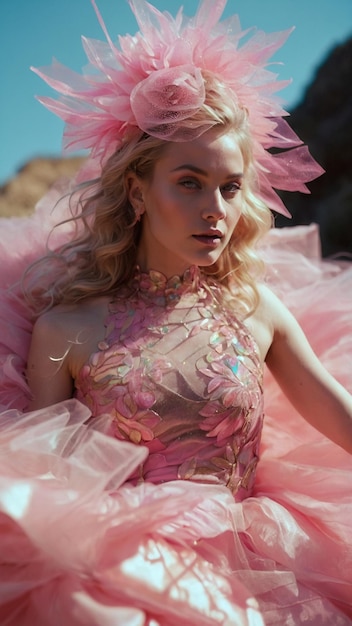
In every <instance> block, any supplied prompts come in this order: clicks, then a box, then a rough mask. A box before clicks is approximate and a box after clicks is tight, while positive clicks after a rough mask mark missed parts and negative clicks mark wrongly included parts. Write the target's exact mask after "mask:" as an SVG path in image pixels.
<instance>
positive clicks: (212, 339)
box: [75, 266, 263, 500]
mask: <svg viewBox="0 0 352 626" xmlns="http://www.w3.org/2000/svg"><path fill="white" fill-rule="evenodd" d="M222 289H223V287H221V286H220V285H219V284H218V283H217V282H215V281H212V280H209V278H207V277H205V276H203V275H202V273H201V272H200V270H199V269H198V268H197V267H195V266H192V267H191V268H190V269H189V270H187V272H185V274H184V275H183V277H181V278H180V277H177V276H176V277H173V278H171V279H167V278H166V277H165V276H164V275H163V274H161V273H160V272H156V271H150V272H149V273H142V272H140V271H139V270H137V272H136V275H135V278H134V280H133V281H132V282H131V284H130V285H129V286H126V287H125V288H123V289H122V290H121V291H120V292H119V295H118V296H116V297H114V299H113V301H112V302H111V303H110V309H109V315H108V319H107V322H106V324H107V330H106V338H105V340H104V341H103V342H101V343H100V344H99V346H98V348H99V351H98V352H97V353H95V354H93V355H92V356H91V358H90V360H89V362H88V363H87V364H86V365H85V366H84V367H83V368H82V370H81V371H80V373H79V376H78V378H77V380H76V394H75V395H76V397H77V398H78V399H79V400H80V401H81V402H83V403H84V404H86V405H87V406H88V407H89V408H90V409H91V411H92V414H93V415H94V416H99V415H102V414H106V413H108V414H109V415H111V416H112V417H113V428H114V435H115V436H116V437H118V438H119V439H124V440H129V441H132V442H134V443H135V444H142V445H145V446H147V447H148V449H149V455H148V457H147V459H146V461H145V462H144V463H143V465H142V466H141V467H140V468H139V470H138V471H137V472H135V473H134V474H133V475H132V476H131V479H130V480H131V481H132V482H134V483H137V482H139V481H141V480H148V481H151V482H154V483H160V482H165V481H168V480H175V479H184V480H193V481H194V480H197V481H202V482H214V483H217V482H218V483H220V484H223V485H226V486H227V487H228V488H229V489H230V490H231V491H232V492H233V493H234V494H236V499H238V500H241V499H242V498H244V497H246V496H248V495H250V493H251V487H252V485H253V481H254V476H255V469H256V465H257V462H258V450H259V444H260V436H261V429H262V419H263V394H262V368H261V364H260V359H259V355H258V349H257V346H256V344H255V342H254V340H253V338H252V337H251V335H250V334H249V331H248V330H247V328H246V327H245V326H244V325H243V324H242V323H241V322H240V321H239V320H238V319H237V317H236V316H235V314H234V313H233V311H231V307H230V305H229V304H227V305H226V304H225V302H224V298H223V297H222Z"/></svg>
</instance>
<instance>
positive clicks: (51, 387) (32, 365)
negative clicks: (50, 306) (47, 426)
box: [27, 310, 73, 410]
mask: <svg viewBox="0 0 352 626" xmlns="http://www.w3.org/2000/svg"><path fill="white" fill-rule="evenodd" d="M69 352H70V344H69V342H68V341H67V336H66V333H65V332H64V328H63V326H62V320H61V316H60V314H59V313H57V312H55V310H52V311H49V312H48V313H45V314H43V315H42V316H41V317H39V318H38V320H37V321H36V323H35V326H34V329H33V335H32V341H31V347H30V351H29V356H28V364H27V380H28V384H29V387H30V390H31V392H32V400H31V402H30V405H29V407H28V409H29V410H36V409H41V408H43V407H46V406H50V405H51V404H56V403H57V402H61V401H62V400H67V399H68V398H71V397H72V394H73V379H72V376H71V373H70V369H69V359H68V356H69Z"/></svg>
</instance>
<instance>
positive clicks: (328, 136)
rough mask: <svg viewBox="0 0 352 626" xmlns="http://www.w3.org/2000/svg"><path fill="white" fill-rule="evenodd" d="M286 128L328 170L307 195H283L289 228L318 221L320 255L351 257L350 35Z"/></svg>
mask: <svg viewBox="0 0 352 626" xmlns="http://www.w3.org/2000/svg"><path fill="white" fill-rule="evenodd" d="M290 124H291V126H292V128H293V129H294V130H295V131H296V132H297V134H298V135H299V136H300V137H301V138H302V140H303V141H304V142H305V143H306V144H308V146H309V148H310V152H311V153H312V155H313V156H314V157H315V158H316V160H317V161H318V162H319V163H320V165H322V167H323V168H324V169H325V171H326V173H325V174H324V175H323V176H321V177H320V178H318V179H317V180H315V181H313V182H312V183H310V184H309V185H308V187H309V188H310V190H311V192H312V193H311V195H302V194H299V193H282V194H281V196H282V198H283V200H284V202H285V204H286V206H287V207H288V209H289V211H290V212H291V213H292V216H293V219H292V220H291V224H292V225H294V224H309V223H311V222H317V223H318V224H319V225H320V231H321V238H322V247H323V254H324V255H332V254H336V253H340V252H346V253H350V254H352V37H351V38H350V39H348V40H347V41H346V42H345V43H343V44H341V45H339V46H337V47H336V48H334V50H332V52H331V54H329V55H328V57H327V59H326V60H325V61H324V62H323V63H322V64H321V66H320V67H319V69H318V71H317V73H316V76H315V78H314V80H313V82H312V84H311V85H310V87H309V88H308V89H307V91H306V93H305V95H304V98H303V100H302V102H301V103H300V104H299V106H297V107H296V108H295V109H294V110H293V111H292V112H291V117H290ZM277 225H279V226H287V225H288V223H287V220H283V219H282V218H281V217H279V218H278V219H277Z"/></svg>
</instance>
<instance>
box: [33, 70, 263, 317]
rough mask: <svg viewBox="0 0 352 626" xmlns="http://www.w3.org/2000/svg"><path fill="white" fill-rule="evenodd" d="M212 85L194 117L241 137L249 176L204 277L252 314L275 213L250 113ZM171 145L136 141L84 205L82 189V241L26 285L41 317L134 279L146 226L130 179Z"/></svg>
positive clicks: (210, 79) (109, 166)
mask: <svg viewBox="0 0 352 626" xmlns="http://www.w3.org/2000/svg"><path fill="white" fill-rule="evenodd" d="M205 84H206V99H205V103H204V105H203V107H202V108H201V109H200V110H199V111H198V112H197V114H196V115H195V116H194V118H193V119H194V120H195V121H197V120H199V119H202V120H209V122H210V123H211V124H213V125H215V126H216V127H217V126H219V128H222V127H223V128H224V131H226V130H229V131H230V130H231V131H235V132H236V139H237V141H238V143H239V147H240V150H241V153H242V157H243V160H244V174H245V175H244V181H243V186H242V198H243V207H242V214H241V217H240V219H239V222H238V224H237V226H236V228H235V230H234V232H233V235H232V237H231V240H230V242H229V244H228V246H227V248H226V250H225V251H224V252H223V253H222V255H221V256H220V258H219V259H218V261H217V262H216V263H214V265H212V266H210V267H205V268H203V272H204V273H205V274H207V275H211V276H212V277H213V278H215V279H216V280H218V281H219V282H221V283H222V284H224V286H226V287H227V288H228V293H230V294H232V295H235V296H236V299H237V300H238V301H240V302H241V304H242V308H243V310H244V311H245V312H246V313H247V314H248V313H249V312H251V311H253V310H254V309H255V307H256V306H257V303H258V293H257V289H256V281H257V279H258V275H259V274H260V271H261V269H262V264H261V261H260V260H259V258H258V256H257V255H256V252H255V248H256V243H257V241H258V240H259V239H260V238H261V237H262V236H263V235H264V234H265V233H266V232H267V231H268V230H269V228H270V226H271V221H272V218H271V212H270V210H269V209H268V208H267V206H266V205H265V204H264V203H263V202H262V201H261V200H259V198H258V197H257V196H256V193H255V190H256V184H257V180H256V172H255V169H254V167H253V157H252V147H251V138H250V133H249V129H248V120H247V112H246V110H244V109H243V108H242V107H240V106H238V105H237V103H236V101H235V97H234V94H233V93H231V94H230V93H229V91H228V89H227V88H226V87H225V86H224V85H222V84H221V83H219V81H218V80H217V79H216V77H214V76H210V75H206V76H205ZM166 145H167V142H165V141H163V140H161V139H157V138H155V137H152V136H150V135H147V134H145V133H139V134H138V135H135V136H134V137H131V138H130V139H129V141H125V143H124V145H123V146H122V147H120V148H119V150H117V152H116V153H115V154H113V155H112V156H111V157H110V158H109V160H108V161H107V163H106V164H105V165H104V167H103V168H102V172H101V176H100V178H99V179H95V180H93V181H90V183H89V184H86V185H84V187H83V189H81V190H80V195H79V198H78V201H77V200H76V199H77V193H78V192H77V190H76V191H75V193H74V194H73V195H72V202H73V203H74V204H75V215H74V216H73V217H72V220H74V221H75V222H76V223H77V227H78V230H77V236H75V237H74V238H73V239H72V240H71V241H69V242H67V243H65V244H64V245H62V246H61V248H59V249H58V250H56V251H53V252H51V253H49V254H48V255H47V256H46V257H45V258H44V259H41V260H40V261H39V262H37V263H36V264H35V266H34V267H32V268H30V270H29V272H28V273H27V276H26V279H25V281H24V290H25V294H26V297H27V299H28V300H29V301H30V303H31V304H32V306H33V308H34V310H35V311H36V312H37V313H40V312H42V311H43V310H45V309H48V308H50V307H51V306H53V305H55V304H58V303H74V302H79V301H81V300H84V299H86V298H90V297H96V296H101V295H104V294H105V295H106V294H113V293H114V292H116V291H117V290H118V288H119V287H120V286H121V285H122V284H124V283H125V282H127V281H129V280H130V279H131V277H132V275H133V273H134V270H135V265H136V259H137V251H138V242H139V238H140V234H141V228H142V224H141V223H140V222H138V221H137V220H136V217H135V213H134V210H133V208H132V206H131V204H130V202H129V200H128V193H127V187H126V174H127V173H128V172H129V171H133V172H134V173H136V174H137V175H138V176H139V177H141V178H142V179H146V180H148V179H150V178H151V176H152V174H153V169H154V165H155V163H156V162H157V161H158V160H159V159H160V158H162V155H163V151H164V150H165V146H166ZM43 264H44V265H43ZM39 276H40V279H39ZM36 277H37V279H36ZM45 277H46V280H45ZM39 283H40V284H39Z"/></svg>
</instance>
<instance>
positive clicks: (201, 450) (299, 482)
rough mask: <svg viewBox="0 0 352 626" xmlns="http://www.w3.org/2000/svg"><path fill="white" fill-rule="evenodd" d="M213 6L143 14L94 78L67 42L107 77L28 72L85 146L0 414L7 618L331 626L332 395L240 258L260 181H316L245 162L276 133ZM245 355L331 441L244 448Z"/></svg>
mask: <svg viewBox="0 0 352 626" xmlns="http://www.w3.org/2000/svg"><path fill="white" fill-rule="evenodd" d="M223 4H224V3H223V2H217V3H215V5H214V4H213V10H212V11H210V12H209V9H210V5H209V3H207V2H205V3H203V4H202V6H201V7H200V9H199V12H198V14H197V16H196V18H195V19H194V21H190V22H186V23H185V24H183V25H182V26H181V23H180V18H178V21H176V22H173V21H172V18H170V17H169V16H168V17H166V16H165V15H159V14H158V13H157V12H155V14H156V15H157V18H158V20H159V22H160V26H161V29H160V31H157V30H156V29H155V27H154V24H153V22H152V20H150V21H148V20H147V21H145V18H146V14H145V13H142V12H139V11H142V9H143V7H144V10H145V11H147V7H146V6H144V3H141V5H140V8H139V10H138V9H137V7H136V6H134V11H135V13H136V15H137V18H138V20H139V22H140V24H142V23H143V34H144V36H143V37H142V36H141V35H138V36H136V38H134V39H130V38H126V39H125V41H124V45H122V52H119V51H117V50H116V48H115V47H114V46H113V44H112V43H111V42H110V40H109V38H108V42H109V51H108V52H109V54H108V55H107V57H106V59H105V60H106V62H107V63H109V67H107V66H106V65H105V66H104V64H103V62H102V48H101V47H100V46H99V47H97V48H96V49H95V51H94V50H93V47H92V44H91V43H90V44H89V43H88V44H86V47H87V51H88V54H89V58H90V59H94V62H95V63H96V65H97V66H98V67H99V68H100V70H101V71H102V73H103V74H104V73H105V75H106V77H107V79H106V80H105V82H104V81H102V80H97V81H96V82H95V81H94V80H92V79H91V78H88V79H87V85H88V84H89V89H83V88H82V86H80V90H79V91H77V92H76V93H74V92H73V91H72V90H71V91H70V89H69V88H68V86H67V85H66V84H65V81H64V79H62V80H61V82H60V83H58V82H57V81H55V78H54V79H52V78H49V82H52V81H54V82H55V86H56V87H59V90H61V91H63V92H66V94H69V96H70V97H73V98H76V100H77V101H78V102H79V101H80V99H81V101H82V111H81V112H77V102H76V101H75V103H74V104H73V103H72V101H71V100H70V98H69V99H68V100H66V101H65V102H64V103H63V104H62V105H60V104H59V105H55V107H56V108H57V110H58V111H59V112H61V114H62V115H63V116H64V118H65V119H66V121H67V122H68V123H69V127H68V135H69V136H70V137H71V140H72V139H73V137H74V133H76V134H75V137H76V141H83V142H85V145H89V146H90V147H91V148H92V158H93V161H91V162H90V163H89V165H88V168H86V169H85V170H84V171H83V172H82V174H81V180H85V179H86V178H87V176H88V173H87V172H88V171H89V172H91V171H92V169H93V170H95V173H96V174H98V176H96V178H95V179H94V180H93V181H92V182H90V183H86V182H84V183H82V184H83V189H82V188H81V193H80V196H79V199H78V200H77V193H78V192H75V193H74V194H73V195H72V198H71V206H73V207H74V208H75V211H76V213H75V215H74V217H73V220H72V221H73V223H74V224H75V225H76V226H77V232H75V233H74V235H71V236H70V237H69V236H67V237H66V240H65V241H64V243H63V244H62V245H60V246H59V247H56V249H55V251H54V252H53V253H52V254H49V255H48V256H47V257H46V258H45V259H44V261H39V262H38V263H37V264H35V265H34V266H33V267H32V269H31V270H30V271H29V272H28V273H27V274H26V279H25V283H24V284H25V289H26V297H27V299H28V301H29V302H30V303H31V306H32V309H33V310H34V311H35V315H36V317H37V321H36V323H35V326H34V330H33V335H32V339H31V346H30V350H29V355H28V358H27V357H26V361H27V380H28V384H29V390H30V398H31V399H30V401H29V404H28V402H27V406H25V407H24V408H26V410H28V411H29V412H27V413H26V414H23V415H22V416H21V420H18V419H17V420H16V421H14V414H13V413H12V412H10V413H9V412H6V411H5V413H4V415H3V418H2V425H3V427H2V436H3V441H4V451H5V455H4V456H3V458H4V461H2V465H3V467H2V468H1V469H2V475H3V476H4V489H3V491H2V510H3V519H2V523H3V535H2V537H3V539H2V542H3V543H4V551H3V554H4V555H5V556H4V559H3V560H4V563H3V565H2V566H1V568H2V569H1V570H0V575H1V578H0V580H1V585H2V587H0V588H1V589H2V590H3V591H2V593H0V598H3V599H2V600H1V601H2V605H1V604H0V615H1V616H2V618H3V622H4V623H5V624H15V623H16V624H19V623H20V624H27V623H28V624H29V623H31V624H32V623H36V624H41V623H43V624H44V623H45V624H61V623H69V624H99V625H101V624H110V623H114V624H115V623H118V624H163V625H169V624H170V625H171V624H178V623H179V622H180V620H181V619H182V621H184V622H185V623H186V624H194V623H200V624H241V625H243V624H261V623H266V624H275V623H280V624H299V623H302V624H303V623H305V622H306V623H312V624H316V625H318V624H323V623H329V621H330V623H336V624H349V623H351V620H352V608H351V602H350V597H351V583H350V580H349V573H348V572H349V571H350V569H349V568H350V566H351V564H352V554H351V549H350V545H351V544H350V542H349V536H350V531H349V530H348V524H349V521H348V520H349V515H350V512H351V507H352V503H351V497H350V492H349V491H348V481H349V474H348V472H350V469H351V462H350V457H349V456H348V455H347V454H345V452H344V450H343V449H342V448H344V449H345V450H346V451H347V452H351V450H352V419H351V418H352V402H351V397H350V395H349V394H348V393H347V391H345V389H344V388H343V387H342V386H341V385H340V384H339V383H338V382H337V381H336V380H335V379H334V378H333V377H332V376H331V375H330V374H328V373H327V371H326V370H325V369H324V368H323V366H322V365H321V363H320V361H319V359H318V358H317V357H316V356H315V354H314V352H313V350H312V349H311V348H310V346H309V344H308V342H307V340H306V339H305V336H304V334H303V332H302V331H301V329H300V327H299V326H298V324H297V322H296V321H295V320H294V318H293V317H292V315H291V314H290V313H289V312H288V310H287V309H286V307H285V306H284V305H283V304H282V303H281V302H280V300H279V299H278V298H277V297H275V296H274V295H273V293H272V292H271V291H270V290H269V289H268V288H267V287H266V286H265V285H264V284H263V278H262V274H261V273H260V272H261V268H262V264H261V261H260V259H259V257H258V250H257V244H258V241H259V240H260V239H261V238H262V237H263V235H264V234H266V233H268V231H269V229H270V226H271V213H270V210H269V208H268V203H269V198H271V199H273V198H275V195H274V192H273V190H272V189H271V183H273V184H275V186H276V187H279V188H280V185H281V186H283V185H286V187H287V186H289V188H292V189H294V188H295V187H302V184H303V181H304V180H307V178H309V175H310V176H314V175H317V174H318V173H319V169H318V168H317V167H316V166H315V165H314V163H313V161H312V159H311V158H310V157H309V156H308V155H307V153H306V152H304V153H302V152H300V149H298V152H295V151H290V154H289V157H286V156H284V157H282V158H281V159H280V158H279V159H278V158H277V157H274V156H273V155H271V154H270V153H269V152H267V151H266V149H267V148H268V147H270V146H272V145H276V143H278V144H279V145H280V143H282V140H283V139H282V138H283V137H286V139H287V138H288V139H287V141H288V143H290V142H291V143H292V144H295V143H297V138H294V137H292V134H291V135H290V134H289V131H288V129H287V127H286V126H285V125H284V123H283V121H282V120H280V121H279V120H277V119H276V120H274V119H273V118H272V116H273V114H274V117H276V115H278V114H279V109H278V108H276V109H275V106H274V105H273V102H275V101H273V102H272V101H271V99H270V101H265V99H264V95H263V93H264V92H265V90H268V84H267V83H266V85H265V89H264V88H263V93H261V89H262V87H263V83H261V81H259V80H258V78H259V75H260V72H262V78H264V77H266V79H267V82H268V81H269V83H270V84H271V80H272V78H271V77H270V76H268V75H267V74H265V72H264V70H263V67H262V65H261V64H260V63H259V67H258V56H259V57H260V55H259V54H258V47H257V45H256V44H257V43H258V40H255V42H252V43H251V44H247V50H246V48H245V52H243V49H242V52H241V49H240V50H237V48H236V46H237V39H238V35H233V38H232V39H231V38H227V37H225V34H224V33H225V32H227V30H226V29H224V28H223V27H222V25H221V24H218V17H219V12H220V9H221V8H222V7H223ZM153 11H154V10H153V9H150V15H151V16H152V15H153ZM142 18H143V19H142ZM180 33H182V37H181V36H180ZM107 37H108V36H107ZM281 40H282V37H278V38H277V43H279V42H280V41H281ZM185 41H186V42H187V44H188V45H187V46H186V45H185V43H184V42H185ZM202 42H203V43H202ZM234 42H235V43H236V45H235V46H234ZM271 43H272V42H271ZM230 44H231V45H230ZM202 45H203V49H202ZM269 48H270V52H271V51H272V46H269ZM166 50H167V52H168V54H166ZM111 52H113V54H114V55H115V57H116V59H117V60H118V61H119V62H120V64H121V65H122V69H116V68H115V67H114V66H113V65H112V64H111ZM220 52H221V53H222V56H221V55H220ZM235 52H236V53H237V56H236V55H235ZM267 53H268V46H267V42H265V43H264V45H263V52H262V55H261V57H260V58H261V63H262V64H264V61H266V55H267ZM109 55H110V56H109ZM148 55H149V57H148ZM147 57H148V59H147ZM146 59H147V60H148V62H149V63H150V65H149V66H148V63H147V62H146ZM254 59H256V60H257V66H256V67H255V69H254V68H253V63H254ZM239 60H240V61H241V63H239ZM244 61H246V64H245V63H244ZM137 66H138V67H137ZM235 66H236V67H237V73H236V72H235V71H234V67H235ZM145 67H148V71H146V76H144V75H143V74H142V76H141V68H144V70H145ZM137 70H139V71H137ZM54 71H55V70H54ZM59 72H60V76H61V77H62V72H61V69H59ZM250 72H252V73H253V75H252V77H251V78H252V79H253V80H252V81H251V79H250V78H249V74H250ZM87 85H86V86H87ZM112 85H114V88H112ZM258 85H259V87H258ZM119 89H121V90H122V95H124V97H125V98H126V97H127V96H126V94H128V96H129V98H128V105H127V104H126V103H125V102H123V103H122V104H121V100H118V98H117V96H118V95H120V96H121V93H120V92H119ZM271 91H272V89H271ZM259 95H261V96H262V97H261V98H259V97H258V96H259ZM121 97H122V96H121ZM269 102H270V112H271V113H270V114H271V117H267V113H268V111H269V108H268V106H269ZM118 103H120V105H118ZM47 104H48V103H47ZM264 104H265V106H264ZM112 105H114V106H112ZM49 106H50V107H52V106H54V105H52V104H50V103H49ZM89 106H91V107H92V108H91V110H90V116H91V117H90V121H91V124H90V125H89V124H83V125H82V124H81V120H82V116H83V119H84V116H85V113H87V111H88V110H89ZM119 106H120V108H119ZM129 107H130V108H129ZM276 107H277V105H276ZM92 111H94V112H92ZM126 111H127V112H126ZM270 141H271V144H270ZM302 157H303V159H304V162H305V167H304V171H303V172H302ZM97 158H99V160H100V162H101V164H102V165H99V168H100V167H101V170H99V169H98V170H97V169H96V168H97V167H98V166H97ZM295 161H296V163H298V162H299V161H300V162H301V169H299V168H298V169H297V168H295V167H294V166H293V165H292V164H293V163H294V162H295ZM308 166H309V167H308ZM287 168H289V169H287ZM309 168H310V172H309V174H308V175H307V169H309ZM288 175H289V176H290V181H289V183H287V176H288ZM295 175H297V177H296V178H295ZM270 206H271V207H272V206H274V207H275V208H276V209H277V210H281V211H284V208H283V207H282V206H281V205H280V203H279V201H278V200H272V201H271V202H270ZM273 254H274V253H273ZM291 258H292V255H291ZM313 265H314V264H313ZM277 267H279V265H277ZM311 271H312V270H311ZM319 271H321V273H322V276H324V277H325V276H326V274H327V273H329V272H330V270H329V269H327V270H326V269H325V267H324V269H320V266H319ZM337 271H338V270H336V272H337ZM342 274H343V276H344V277H345V276H346V275H348V274H349V272H347V273H345V272H342ZM339 276H340V274H338V277H339ZM38 277H39V278H38ZM337 283H338V284H339V286H340V287H341V281H340V279H339V280H338V281H337ZM337 283H334V284H337ZM340 287H339V288H340ZM325 289H326V288H325ZM325 293H327V292H326V291H325ZM345 306H346V310H347V304H346V305H345ZM334 315H335V318H336V320H334V321H336V324H335V329H336V328H337V327H338V326H337V323H338V322H340V321H341V319H345V318H344V310H343V309H342V310H341V311H340V312H339V315H338V314H337V313H336V312H334ZM332 319H333V318H332ZM264 363H266V364H267V365H268V368H269V370H271V372H272V374H273V375H274V377H275V378H276V380H277V381H278V383H279V385H280V386H281V387H282V389H283V391H284V392H285V394H286V396H287V397H288V399H289V400H290V401H291V402H292V404H293V405H294V407H295V408H296V409H297V410H298V412H299V413H301V414H302V415H303V417H304V418H305V419H306V421H307V422H308V423H309V424H311V425H313V426H314V427H315V428H316V429H317V431H320V432H321V433H322V434H323V435H324V436H325V437H327V438H328V439H326V438H325V437H321V436H320V435H319V434H318V433H317V434H316V435H312V432H313V431H310V430H309V428H310V427H309V426H308V427H307V428H308V430H304V431H303V433H302V435H303V436H302V438H300V437H299V436H298V437H297V440H296V441H295V440H294V438H295V437H296V432H295V428H297V426H296V427H295V426H292V425H291V423H290V419H291V418H290V415H292V411H291V413H290V414H289V415H288V416H284V414H282V416H281V421H283V418H284V417H285V418H286V419H285V422H286V423H285V424H280V421H279V420H278V419H276V420H274V421H272V422H270V421H269V426H268V429H269V430H268V433H269V434H268V436H267V437H266V438H264V439H263V445H262V447H261V449H260V445H261V444H260V442H261V433H262V424H263V412H264V411H263V367H264ZM12 371H13V370H12ZM11 375H12V374H10V375H9V379H11ZM12 376H13V375H12ZM4 386H5V385H4ZM22 386H23V385H22ZM281 408H284V404H283V403H281ZM297 423H298V424H299V425H300V428H301V423H300V422H299V421H298V422H297ZM302 428H303V427H302ZM305 438H306V442H304V439H305ZM271 439H273V440H274V441H271ZM329 440H331V441H332V442H334V443H331V441H329ZM126 441H127V442H128V443H126ZM305 443H306V444H308V445H304V444H305ZM136 444H137V445H136ZM335 444H338V445H335ZM9 452H10V454H9ZM259 456H262V457H263V458H262V459H261V461H260V464H259V469H258V472H257V464H258V460H259ZM308 460H309V462H310V465H307V462H308ZM329 481H330V482H331V485H332V486H331V487H328V486H327V484H328V483H329ZM322 485H323V487H322ZM38 512H40V513H39V515H38ZM331 554H334V555H335V559H332V558H331ZM327 555H329V556H328V557H327ZM342 560H343V563H344V567H343V568H342V567H341V563H342ZM16 620H17V621H16Z"/></svg>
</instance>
